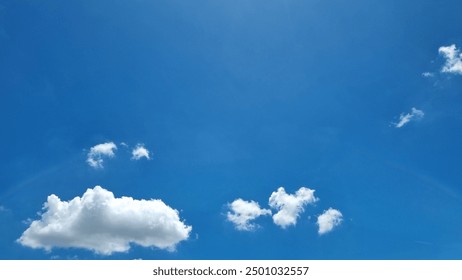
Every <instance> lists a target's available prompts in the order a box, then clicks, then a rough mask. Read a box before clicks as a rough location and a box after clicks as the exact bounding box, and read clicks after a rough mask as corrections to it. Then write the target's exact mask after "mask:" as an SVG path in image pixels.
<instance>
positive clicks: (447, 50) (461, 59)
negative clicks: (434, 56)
mask: <svg viewBox="0 0 462 280" xmlns="http://www.w3.org/2000/svg"><path fill="white" fill-rule="evenodd" d="M438 52H439V53H440V54H441V55H442V56H444V58H445V59H446V61H445V63H444V66H443V68H442V69H441V72H444V73H451V74H459V75H462V53H460V50H459V49H457V48H456V45H455V44H452V45H450V46H443V47H440V48H439V49H438Z"/></svg>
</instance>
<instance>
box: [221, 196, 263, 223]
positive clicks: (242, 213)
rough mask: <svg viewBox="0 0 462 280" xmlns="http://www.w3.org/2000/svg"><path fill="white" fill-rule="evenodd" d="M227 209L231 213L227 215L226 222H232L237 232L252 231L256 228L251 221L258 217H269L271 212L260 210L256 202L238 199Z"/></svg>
mask: <svg viewBox="0 0 462 280" xmlns="http://www.w3.org/2000/svg"><path fill="white" fill-rule="evenodd" d="M228 207H229V209H230V210H231V211H232V212H228V213H227V218H228V221H230V222H232V223H233V224H234V225H235V227H236V229H238V230H244V231H251V230H254V229H255V228H256V227H257V226H256V225H255V224H252V223H251V221H253V220H255V219H256V218H258V217H260V216H264V215H271V210H269V209H262V208H260V205H258V203H257V202H255V201H246V200H243V199H240V198H238V199H236V200H235V201H233V202H232V203H230V204H229V205H228Z"/></svg>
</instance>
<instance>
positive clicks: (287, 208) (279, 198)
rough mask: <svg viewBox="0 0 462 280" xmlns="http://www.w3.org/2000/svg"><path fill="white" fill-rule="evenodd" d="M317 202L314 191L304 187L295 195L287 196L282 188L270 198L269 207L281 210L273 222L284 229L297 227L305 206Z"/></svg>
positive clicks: (274, 216) (275, 215)
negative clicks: (292, 226)
mask: <svg viewBox="0 0 462 280" xmlns="http://www.w3.org/2000/svg"><path fill="white" fill-rule="evenodd" d="M317 200H318V199H317V198H316V197H315V196H314V190H311V189H308V188H305V187H302V188H300V189H299V190H298V191H297V192H296V193H295V194H287V193H286V191H285V189H284V188H283V187H280V188H279V189H278V190H277V191H276V192H273V193H272V194H271V196H270V198H269V206H270V207H271V208H274V209H277V210H279V211H278V212H277V213H276V214H274V215H273V222H274V223H275V224H276V225H278V226H280V227H282V228H286V227H287V226H291V225H296V224H297V218H298V216H299V215H300V213H302V212H303V211H304V207H305V205H307V204H312V203H314V202H316V201H317Z"/></svg>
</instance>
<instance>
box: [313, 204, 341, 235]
mask: <svg viewBox="0 0 462 280" xmlns="http://www.w3.org/2000/svg"><path fill="white" fill-rule="evenodd" d="M342 220H343V215H342V213H340V211H338V210H337V209H333V208H329V209H327V210H326V211H324V213H322V214H321V215H319V216H318V221H317V224H318V226H319V229H318V233H319V235H322V234H326V233H328V232H330V231H332V230H333V229H334V227H336V226H338V225H340V224H341V223H342Z"/></svg>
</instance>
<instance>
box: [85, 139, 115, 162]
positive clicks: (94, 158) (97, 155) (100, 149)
mask: <svg viewBox="0 0 462 280" xmlns="http://www.w3.org/2000/svg"><path fill="white" fill-rule="evenodd" d="M115 150H117V146H116V144H114V142H107V143H103V144H98V145H96V146H93V147H91V148H90V151H89V152H88V154H87V163H88V164H89V165H90V166H91V167H93V168H103V162H104V160H103V158H104V157H109V158H111V157H114V156H115V153H114V151H115Z"/></svg>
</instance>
